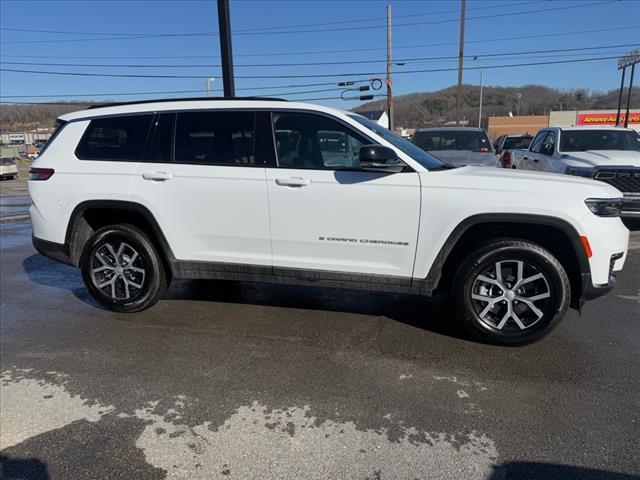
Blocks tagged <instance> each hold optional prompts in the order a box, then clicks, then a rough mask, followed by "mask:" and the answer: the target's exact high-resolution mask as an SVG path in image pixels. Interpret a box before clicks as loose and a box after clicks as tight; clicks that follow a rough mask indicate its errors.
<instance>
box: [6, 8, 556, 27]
mask: <svg viewBox="0 0 640 480" xmlns="http://www.w3.org/2000/svg"><path fill="white" fill-rule="evenodd" d="M549 1H550V0H549ZM535 3H540V2H538V1H528V2H518V3H508V4H500V3H499V4H495V5H483V6H481V7H473V8H469V9H468V10H487V9H491V8H508V7H516V6H522V5H531V4H535ZM458 11H459V10H457V9H456V10H440V11H435V12H425V13H414V14H407V15H395V18H409V17H410V18H415V17H424V16H429V17H432V16H434V15H441V14H447V13H458ZM383 20H385V17H370V18H360V19H354V20H338V21H331V22H320V23H306V24H296V25H278V26H275V25H274V26H271V27H256V28H245V29H238V30H235V31H234V33H243V32H252V33H253V32H255V33H260V32H263V31H266V30H282V29H291V28H305V27H318V26H325V25H344V24H350V23H366V22H373V21H383ZM0 30H5V31H11V32H26V33H46V34H55V35H112V36H138V35H157V36H165V35H186V36H191V35H218V32H201V33H195V34H194V33H179V32H177V33H173V34H163V33H140V32H126V33H125V32H78V31H64V30H38V29H31V28H13V27H0Z"/></svg>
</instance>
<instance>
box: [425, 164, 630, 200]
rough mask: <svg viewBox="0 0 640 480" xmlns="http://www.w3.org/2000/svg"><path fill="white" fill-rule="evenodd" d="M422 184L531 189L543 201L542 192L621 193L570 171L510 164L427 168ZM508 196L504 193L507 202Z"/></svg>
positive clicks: (610, 195)
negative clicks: (517, 168) (522, 168)
mask: <svg viewBox="0 0 640 480" xmlns="http://www.w3.org/2000/svg"><path fill="white" fill-rule="evenodd" d="M421 178H422V180H423V181H422V185H423V187H427V188H429V187H431V186H433V187H436V188H437V187H449V188H459V189H461V190H467V191H469V190H493V191H496V190H497V191H503V192H505V193H509V192H513V193H514V194H518V195H521V194H523V193H531V194H533V195H534V196H535V198H536V199H538V200H537V201H544V199H545V194H550V195H554V196H556V195H557V196H564V195H571V194H572V193H575V194H579V195H582V196H592V197H600V198H615V197H621V196H622V193H621V192H620V191H619V190H617V189H616V188H614V187H612V186H611V185H609V184H606V183H603V182H599V181H596V180H591V179H588V178H583V177H577V176H573V175H562V174H557V173H549V172H533V171H524V170H513V169H510V168H482V167H472V166H468V167H461V168H454V169H451V170H441V171H431V172H427V173H424V174H422V175H421ZM508 201H509V197H505V202H507V203H508Z"/></svg>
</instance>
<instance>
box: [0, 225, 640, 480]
mask: <svg viewBox="0 0 640 480" xmlns="http://www.w3.org/2000/svg"><path fill="white" fill-rule="evenodd" d="M0 228H1V237H0V244H1V247H2V248H1V251H0V253H1V259H0V260H1V263H0V265H1V272H2V274H1V276H0V299H1V300H0V301H1V303H0V307H1V312H0V313H1V325H0V327H1V330H0V333H1V336H0V346H1V372H0V375H1V390H0V402H1V404H0V407H1V408H0V412H1V415H0V421H1V423H0V427H1V436H0V448H1V449H2V453H1V454H2V468H3V475H4V478H7V479H14V478H29V479H36V478H37V479H40V478H42V479H45V478H55V479H81V478H114V479H115V478H118V479H120V478H121V479H155V478H184V479H216V478H220V479H228V478H239V479H267V478H281V479H312V478H326V479H363V480H364V479H392V478H397V479H416V478H419V479H476V478H482V479H491V480H497V479H510V478H515V479H545V480H548V479H581V480H583V479H587V480H589V479H615V480H620V479H630V478H638V474H640V457H639V456H638V451H639V446H640V375H639V373H638V367H639V366H640V348H639V347H640V275H639V272H640V232H634V233H633V234H632V245H631V250H630V255H629V258H628V262H627V265H626V268H625V270H624V271H623V273H622V274H621V275H620V276H619V284H618V286H617V288H616V289H615V290H614V291H613V292H612V293H611V294H610V295H609V296H607V297H604V298H601V299H598V300H596V301H594V302H592V303H590V304H587V306H586V308H585V310H584V312H583V314H582V316H579V315H578V314H577V313H576V312H571V313H570V314H569V316H568V318H567V319H566V321H565V322H564V323H563V324H562V325H561V326H560V327H559V328H558V329H557V330H556V332H555V333H554V334H553V335H552V336H551V337H549V338H547V339H546V340H544V341H543V342H541V343H538V344H536V345H531V346H528V347H524V348H499V347H494V346H488V345H483V344H480V343H476V342H474V341H472V340H469V339H468V338H466V337H465V335H464V334H463V333H462V332H460V331H459V330H458V329H457V328H456V327H455V326H453V325H452V322H451V315H450V313H449V312H448V310H447V308H446V306H445V305H444V304H443V303H442V302H441V301H438V300H433V301H426V300H423V299H420V298H417V297H410V296H402V295H384V294H377V293H375V294H373V293H362V292H354V291H343V290H333V289H319V288H307V287H283V286H278V285H275V286H274V285H264V284H253V283H235V282H203V281H200V282H176V283H174V284H173V285H172V287H171V289H170V291H169V292H168V295H167V298H166V299H165V300H163V301H161V302H160V303H159V304H158V305H157V306H156V307H155V308H153V309H151V310H147V311H145V312H142V313H139V314H135V315H118V314H114V313H110V312H107V311H105V310H102V309H101V308H99V307H98V306H97V305H96V304H95V303H94V302H93V301H92V300H91V299H90V298H89V296H88V294H87V293H86V292H85V290H84V287H83V285H82V282H81V279H80V274H79V272H78V271H77V270H76V269H73V268H71V267H67V266H64V265H61V264H58V263H55V262H54V261H51V260H49V259H46V258H44V257H42V256H40V255H38V254H36V252H35V251H34V250H33V248H32V247H31V244H30V236H31V230H30V225H29V223H28V222H27V221H8V222H2V223H1V224H0Z"/></svg>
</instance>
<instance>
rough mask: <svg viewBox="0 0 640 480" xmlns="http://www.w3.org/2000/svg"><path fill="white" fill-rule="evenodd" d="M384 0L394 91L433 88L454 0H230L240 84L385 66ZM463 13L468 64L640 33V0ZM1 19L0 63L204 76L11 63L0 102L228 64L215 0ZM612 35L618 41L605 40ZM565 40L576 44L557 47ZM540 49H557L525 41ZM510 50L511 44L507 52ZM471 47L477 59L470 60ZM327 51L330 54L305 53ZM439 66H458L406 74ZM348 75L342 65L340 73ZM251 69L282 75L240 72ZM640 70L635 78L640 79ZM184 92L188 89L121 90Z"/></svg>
mask: <svg viewBox="0 0 640 480" xmlns="http://www.w3.org/2000/svg"><path fill="white" fill-rule="evenodd" d="M387 3H390V4H391V5H392V12H393V25H394V27H393V47H394V51H393V55H394V60H395V61H397V62H400V63H402V65H395V66H394V72H395V75H394V88H395V94H396V95H399V94H404V93H411V92H419V91H432V90H437V89H440V88H443V87H447V86H450V85H453V84H455V82H456V81H457V72H456V71H455V68H456V67H457V60H456V58H455V57H457V53H458V38H459V11H460V1H459V0H448V1H400V0H393V1H390V2H386V1H370V0H360V1H301V0H300V1H268V0H263V1H249V0H232V1H231V25H232V32H233V52H234V63H235V74H236V77H237V79H236V89H237V95H274V94H275V95H278V96H282V97H285V98H288V99H305V100H306V99H323V98H327V97H339V95H340V92H341V90H340V89H338V88H337V86H336V84H337V83H338V82H339V81H343V80H350V79H356V80H357V79H363V78H370V77H371V75H370V73H383V72H384V71H385V61H386V60H385V58H386V57H385V55H386V51H385V46H386V33H385V31H386V27H385V25H386V19H385V16H386V5H387ZM466 17H467V25H466V32H465V38H466V46H465V55H469V56H470V58H467V59H465V66H467V67H478V66H484V67H487V66H491V65H503V64H514V63H516V64H517V63H530V62H550V61H560V60H575V59H586V58H594V57H614V56H618V55H620V54H622V53H624V52H627V51H629V50H632V49H633V48H637V47H639V46H640V1H631V0H622V1H620V0H610V1H605V0H582V1H581V0H575V1H573V0H571V1H570V0H553V1H549V0H538V1H526V0H503V1H499V0H469V1H467V15H466ZM0 26H1V27H2V30H1V37H0V40H1V51H0V57H1V61H2V68H3V69H14V70H39V71H56V72H81V73H91V74H96V73H97V74H112V75H176V76H193V77H202V78H119V77H101V76H63V75H44V74H35V73H18V72H7V71H3V72H1V73H0V95H1V96H2V98H1V100H2V101H39V100H46V101H54V100H60V99H67V100H69V99H80V98H81V97H77V96H75V97H74V96H71V95H87V97H85V98H91V99H93V100H100V99H107V98H108V99H122V100H125V99H137V98H152V97H178V96H198V95H201V94H203V93H204V91H205V78H206V77H208V76H211V77H215V78H216V80H215V81H214V88H215V89H221V88H222V81H221V78H220V77H221V69H220V67H219V66H217V65H219V63H220V58H219V48H220V47H219V40H218V37H217V35H216V34H215V32H217V27H218V20H217V8H216V1H215V0H206V1H151V0H148V1H86V0H85V1H82V0H77V1H54V0H49V1H15V0H2V1H1V2H0ZM23 30H29V31H23ZM44 31H48V32H44ZM50 32H63V33H50ZM65 32H71V33H65ZM576 32H582V33H576ZM158 34H163V35H164V36H158ZM173 34H179V35H173ZM633 45H635V47H633ZM609 46H615V47H613V48H601V47H609ZM592 47H597V48H592ZM560 49H581V50H571V51H564V52H562V51H557V50H560ZM541 50H543V51H544V50H556V51H555V52H544V53H531V52H537V51H541ZM509 53H516V55H504V54H509ZM473 56H478V59H477V60H473V58H471V57H473ZM433 57H440V58H433ZM441 57H445V58H441ZM10 62H18V63H32V65H26V64H18V63H10ZM331 62H333V63H334V64H329V65H326V64H325V65H300V64H301V63H331ZM335 62H342V63H338V64H335ZM358 62H360V63H358ZM38 64H39V65H38ZM43 64H80V66H67V65H43ZM86 64H93V65H98V66H86ZM101 64H115V65H127V66H120V67H115V66H109V67H107V66H100V65H101ZM263 64H289V65H284V66H264V65H263ZM131 65H157V66H155V67H148V68H147V67H145V68H139V67H133V66H131ZM176 65H180V66H176ZM186 65H191V66H186ZM255 65H261V66H255ZM437 69H453V70H451V71H444V72H418V73H409V72H411V71H414V70H437ZM402 72H407V73H402ZM342 74H348V75H346V76H342V77H341V76H339V75H342ZM256 76H258V77H260V76H282V77H283V78H242V77H256ZM296 76H300V77H299V78H296ZM637 77H638V75H636V84H640V80H639V79H638V78H637ZM463 79H464V82H465V83H471V84H478V83H479V72H478V71H477V70H466V71H465V72H464V77H463ZM484 82H485V85H504V86H511V85H516V86H517V85H525V84H542V85H547V86H550V87H557V88H562V89H574V88H586V89H589V90H592V91H593V90H598V91H602V90H609V89H613V88H617V87H618V86H619V82H620V76H619V72H618V71H617V70H616V60H615V59H608V60H602V61H597V62H584V63H565V64H550V65H541V66H526V67H525V66H521V67H511V68H495V69H489V68H486V69H485V70H484ZM294 85H295V86H296V87H293V86H294ZM299 85H302V86H299ZM305 85H312V86H305ZM177 91H180V92H183V93H166V94H165V93H155V94H153V95H148V94H146V95H145V94H142V93H140V94H136V95H135V96H117V95H114V94H116V93H127V92H177ZM295 92H309V93H300V94H296V93H295ZM88 94H98V95H93V96H91V97H89V96H88ZM216 94H218V95H219V94H221V93H220V92H218V91H217V92H216ZM17 95H23V96H24V97H20V98H18V97H15V96H17ZM47 95H52V97H46V96H47ZM40 96H42V97H40ZM315 101H316V102H317V103H324V104H328V105H334V106H339V107H342V108H352V107H353V106H355V105H356V102H345V101H343V100H340V99H327V100H315Z"/></svg>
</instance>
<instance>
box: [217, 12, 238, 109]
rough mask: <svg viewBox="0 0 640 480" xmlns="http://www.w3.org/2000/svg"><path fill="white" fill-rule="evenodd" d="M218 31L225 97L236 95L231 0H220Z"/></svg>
mask: <svg viewBox="0 0 640 480" xmlns="http://www.w3.org/2000/svg"><path fill="white" fill-rule="evenodd" d="M218 32H219V34H220V56H221V57H222V84H223V88H224V96H225V97H235V96H236V88H235V85H234V80H233V53H232V51H231V21H230V20H229V0H218Z"/></svg>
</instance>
